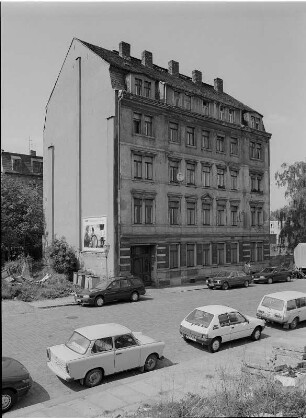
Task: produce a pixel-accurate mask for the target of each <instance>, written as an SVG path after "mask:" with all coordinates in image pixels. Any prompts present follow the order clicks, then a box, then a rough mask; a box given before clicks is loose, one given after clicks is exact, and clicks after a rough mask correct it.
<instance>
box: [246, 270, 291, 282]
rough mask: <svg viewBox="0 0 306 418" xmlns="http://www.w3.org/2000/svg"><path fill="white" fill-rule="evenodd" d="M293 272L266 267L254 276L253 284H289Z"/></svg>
mask: <svg viewBox="0 0 306 418" xmlns="http://www.w3.org/2000/svg"><path fill="white" fill-rule="evenodd" d="M292 277H293V271H292V270H290V269H287V268H285V267H266V268H264V269H263V270H261V271H260V272H259V273H257V274H255V275H254V283H268V284H271V283H275V282H291V280H292Z"/></svg>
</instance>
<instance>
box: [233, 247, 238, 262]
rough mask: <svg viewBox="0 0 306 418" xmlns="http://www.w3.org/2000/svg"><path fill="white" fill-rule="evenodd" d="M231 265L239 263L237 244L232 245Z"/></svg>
mask: <svg viewBox="0 0 306 418" xmlns="http://www.w3.org/2000/svg"><path fill="white" fill-rule="evenodd" d="M231 263H232V264H236V263H238V244H237V243H233V244H231Z"/></svg>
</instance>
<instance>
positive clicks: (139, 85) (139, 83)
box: [135, 78, 142, 96]
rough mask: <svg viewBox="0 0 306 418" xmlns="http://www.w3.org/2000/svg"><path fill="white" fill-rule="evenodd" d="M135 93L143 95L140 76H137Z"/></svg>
mask: <svg viewBox="0 0 306 418" xmlns="http://www.w3.org/2000/svg"><path fill="white" fill-rule="evenodd" d="M135 94H137V96H142V80H141V79H140V78H135Z"/></svg>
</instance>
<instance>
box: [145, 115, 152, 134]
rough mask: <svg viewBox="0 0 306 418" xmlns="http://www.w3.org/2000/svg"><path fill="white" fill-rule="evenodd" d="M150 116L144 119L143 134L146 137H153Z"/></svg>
mask: <svg viewBox="0 0 306 418" xmlns="http://www.w3.org/2000/svg"><path fill="white" fill-rule="evenodd" d="M152 120H153V118H152V116H145V117H144V134H145V135H146V136H153V130H152V125H153V123H152Z"/></svg>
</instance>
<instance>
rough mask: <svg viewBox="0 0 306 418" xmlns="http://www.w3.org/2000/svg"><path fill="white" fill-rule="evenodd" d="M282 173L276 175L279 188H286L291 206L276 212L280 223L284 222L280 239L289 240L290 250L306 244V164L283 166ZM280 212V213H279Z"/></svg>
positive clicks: (300, 162)
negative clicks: (303, 243) (300, 244)
mask: <svg viewBox="0 0 306 418" xmlns="http://www.w3.org/2000/svg"><path fill="white" fill-rule="evenodd" d="M281 167H282V171H277V172H276V173H275V180H276V184H277V185H278V187H286V191H285V197H286V198H287V199H288V200H289V205H288V206H285V207H284V208H282V209H280V210H279V211H276V212H275V215H276V216H277V219H278V220H279V221H283V220H284V225H283V227H282V230H281V233H280V238H281V239H282V238H285V237H286V238H287V240H288V247H289V249H293V248H295V247H296V245H297V244H298V243H300V242H306V162H303V161H298V162H295V163H294V164H292V165H288V164H286V163H284V164H282V166H281ZM277 212H278V213H277Z"/></svg>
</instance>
